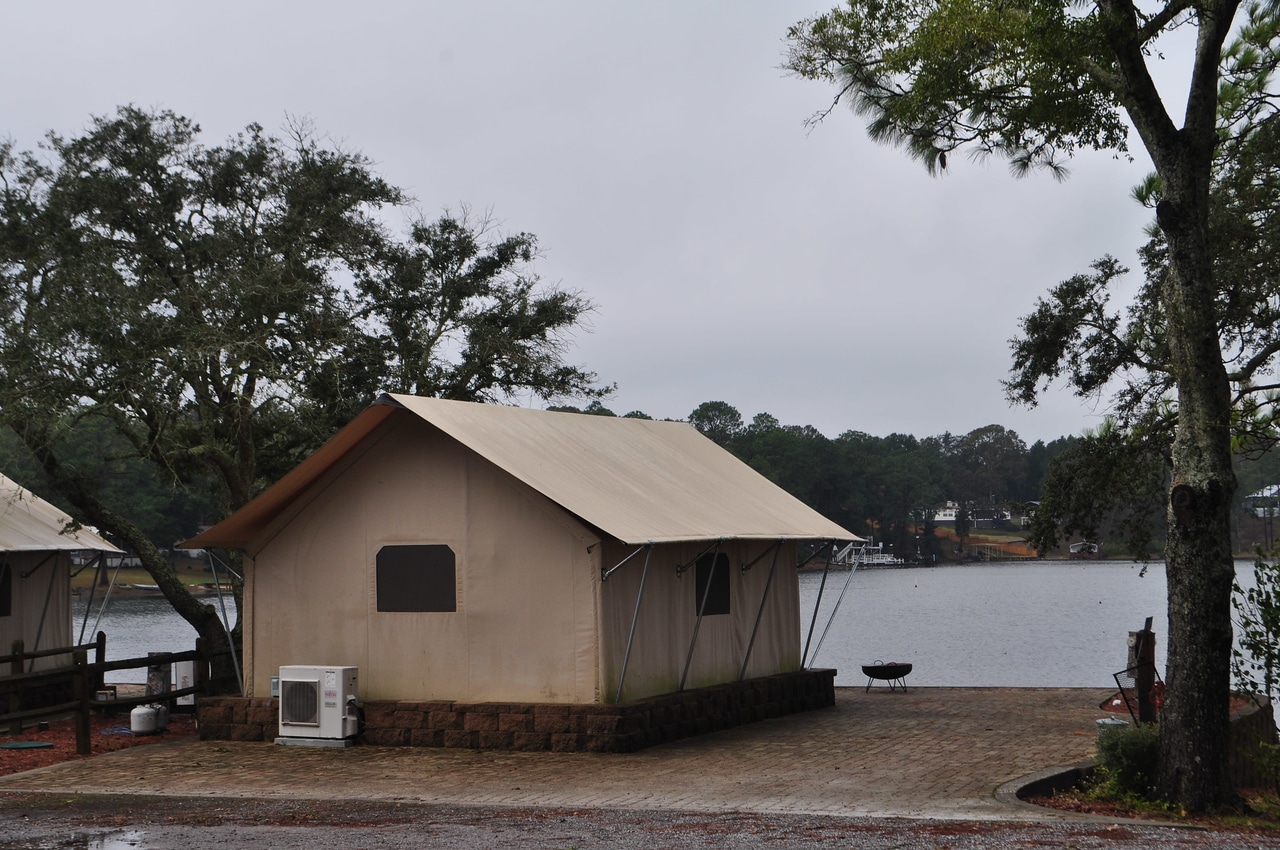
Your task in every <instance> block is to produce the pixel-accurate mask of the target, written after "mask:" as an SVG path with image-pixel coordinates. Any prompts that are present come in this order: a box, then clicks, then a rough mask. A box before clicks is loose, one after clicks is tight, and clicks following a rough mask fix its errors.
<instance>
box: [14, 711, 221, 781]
mask: <svg viewBox="0 0 1280 850" xmlns="http://www.w3.org/2000/svg"><path fill="white" fill-rule="evenodd" d="M89 724H90V725H89V728H90V732H89V742H90V745H91V747H92V750H93V753H92V755H95V756H96V755H100V754H101V753H109V752H113V751H115V750H123V749H125V748H127V747H140V746H145V745H147V744H158V743H160V742H161V741H172V740H173V739H174V738H182V737H186V736H189V735H194V734H196V717H195V715H194V714H171V715H170V716H169V728H167V729H166V730H165V731H163V732H160V733H157V734H155V735H133V734H130V732H129V713H128V712H127V711H122V712H121V713H119V714H115V715H106V714H94V715H93V716H92V717H91V718H90V721H89ZM12 741H47V742H49V743H51V744H53V747H52V748H51V749H49V748H42V749H22V750H10V749H3V748H0V776H4V775H7V774H10V773H21V772H22V771H24V770H32V769H34V768H37V767H46V766H48V765H51V764H58V763H59V762H64V761H70V760H72V759H83V758H90V756H82V755H77V754H76V726H75V720H74V719H73V718H70V717H68V718H66V719H63V720H51V721H49V728H48V729H46V730H45V731H40V730H39V729H38V728H36V727H34V726H33V727H31V728H29V729H23V730H22V734H21V735H10V734H8V730H4V731H3V732H0V744H7V743H10V742H12Z"/></svg>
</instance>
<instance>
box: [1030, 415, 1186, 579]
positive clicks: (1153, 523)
mask: <svg viewBox="0 0 1280 850" xmlns="http://www.w3.org/2000/svg"><path fill="white" fill-rule="evenodd" d="M1167 488H1168V468H1167V465H1166V463H1165V460H1164V458H1163V457H1162V456H1161V455H1159V454H1157V453H1154V452H1152V451H1151V450H1150V448H1148V447H1145V446H1143V445H1142V444H1141V443H1140V442H1136V441H1135V440H1134V439H1133V437H1132V435H1131V434H1130V433H1129V432H1126V431H1124V430H1123V429H1121V428H1119V427H1117V426H1116V425H1115V424H1114V422H1108V423H1106V424H1104V425H1103V426H1102V427H1101V428H1099V429H1098V430H1097V431H1095V432H1092V433H1087V434H1085V435H1083V436H1082V437H1080V438H1078V439H1076V440H1074V441H1072V443H1071V447H1070V448H1069V449H1068V450H1067V451H1065V452H1063V453H1062V454H1060V455H1058V456H1057V457H1055V458H1054V459H1053V460H1051V461H1050V462H1049V472H1048V477H1047V478H1046V480H1045V486H1044V498H1043V499H1042V500H1041V502H1040V508H1039V510H1037V511H1036V512H1035V515H1034V516H1033V517H1032V520H1031V528H1030V532H1029V534H1028V539H1029V540H1030V542H1031V545H1033V546H1034V547H1035V548H1036V549H1037V550H1039V551H1040V552H1041V553H1044V552H1048V551H1049V550H1051V549H1053V548H1055V547H1057V546H1058V544H1059V543H1060V542H1061V539H1062V537H1061V535H1064V534H1065V535H1066V536H1067V537H1071V536H1073V535H1076V534H1078V535H1080V536H1081V537H1083V538H1085V539H1087V540H1094V541H1097V540H1102V539H1110V538H1111V537H1113V536H1114V537H1115V538H1117V540H1118V542H1119V543H1120V544H1121V545H1122V546H1124V547H1125V548H1126V549H1127V550H1128V551H1129V552H1130V553H1131V554H1132V555H1133V556H1134V557H1136V558H1139V559H1146V558H1147V557H1149V556H1150V553H1151V551H1152V548H1153V543H1154V534H1153V529H1154V528H1156V527H1157V526H1158V524H1159V520H1160V519H1162V518H1163V510H1162V507H1163V505H1162V502H1163V499H1162V496H1163V494H1164V493H1165V492H1166V490H1167Z"/></svg>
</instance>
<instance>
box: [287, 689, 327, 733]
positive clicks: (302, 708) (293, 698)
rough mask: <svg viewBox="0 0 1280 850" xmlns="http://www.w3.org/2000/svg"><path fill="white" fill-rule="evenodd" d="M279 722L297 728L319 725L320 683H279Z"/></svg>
mask: <svg viewBox="0 0 1280 850" xmlns="http://www.w3.org/2000/svg"><path fill="white" fill-rule="evenodd" d="M280 722H281V723H292V724H295V725H298V726H319V725H320V683H319V682H289V681H283V682H281V683H280Z"/></svg>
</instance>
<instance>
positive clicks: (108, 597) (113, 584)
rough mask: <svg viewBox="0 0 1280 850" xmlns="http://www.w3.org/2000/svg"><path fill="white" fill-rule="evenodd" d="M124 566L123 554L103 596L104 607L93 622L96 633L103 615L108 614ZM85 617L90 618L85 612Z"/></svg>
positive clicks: (100, 608)
mask: <svg viewBox="0 0 1280 850" xmlns="http://www.w3.org/2000/svg"><path fill="white" fill-rule="evenodd" d="M123 566H124V554H123V553H121V555H120V560H119V561H117V562H116V568H115V570H114V571H113V572H112V573H111V583H110V584H108V585H107V592H106V593H105V594H103V597H102V606H101V607H99V608H98V617H97V619H95V620H94V621H93V630H94V631H95V632H96V631H97V630H98V626H99V625H100V624H101V623H102V615H103V614H105V613H107V604H108V603H109V602H111V592H112V591H113V590H115V589H116V579H118V578H119V577H120V568H121V567H123ZM85 616H86V617H88V616H89V612H88V611H85Z"/></svg>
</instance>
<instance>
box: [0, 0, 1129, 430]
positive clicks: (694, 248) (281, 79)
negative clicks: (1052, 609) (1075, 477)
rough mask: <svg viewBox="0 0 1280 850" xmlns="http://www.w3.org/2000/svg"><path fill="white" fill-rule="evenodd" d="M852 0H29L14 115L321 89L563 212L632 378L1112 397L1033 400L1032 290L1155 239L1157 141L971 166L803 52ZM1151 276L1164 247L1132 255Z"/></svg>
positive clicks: (886, 425) (450, 168) (999, 402)
mask: <svg viewBox="0 0 1280 850" xmlns="http://www.w3.org/2000/svg"><path fill="white" fill-rule="evenodd" d="M831 5H834V1H833V0H825V2H824V0H680V2H675V0H649V2H645V3H625V4H624V3H615V2H605V0H539V2H536V3H534V2H527V0H468V2H462V3H460V2H437V0H421V2H410V1H409V0H402V1H401V2H389V0H387V2H378V0H366V2H362V3H359V4H356V3H338V2H320V0H311V2H306V3H303V2H297V3H244V2H225V0H224V2H219V3H204V4H199V5H196V4H178V3H171V2H150V3H148V2H114V3H40V4H35V3H23V4H13V5H8V6H6V9H5V19H6V28H7V30H8V35H7V38H6V39H5V49H4V50H3V51H0V136H8V137H10V138H12V139H13V140H14V141H15V142H17V144H18V146H19V147H22V148H30V147H33V146H35V144H36V143H37V142H38V141H39V138H40V137H41V136H42V135H43V133H44V132H45V131H47V130H50V129H55V130H58V131H59V132H62V133H68V134H69V133H74V132H76V131H78V130H80V129H82V128H83V127H84V126H85V125H86V124H87V121H88V118H89V116H90V115H95V114H106V113H110V112H112V111H114V109H115V107H116V106H117V105H119V104H125V103H133V104H136V105H139V106H143V107H163V108H169V109H172V110H174V111H176V112H178V113H180V114H183V115H186V116H188V117H190V118H192V119H194V120H196V121H197V122H199V123H200V124H201V126H202V127H203V128H204V131H205V133H204V139H205V141H206V143H209V144H213V143H217V142H219V141H221V140H222V139H224V138H225V137H226V136H227V135H229V134H231V133H233V132H235V131H236V130H237V129H239V128H241V127H243V126H244V125H245V124H247V123H250V122H253V121H256V122H259V123H261V124H263V125H265V126H266V127H267V128H268V129H271V130H274V131H279V130H280V129H281V128H282V127H283V126H284V124H285V121H286V118H287V116H290V115H291V116H298V117H305V118H307V119H309V120H310V121H311V122H313V124H314V126H315V127H316V129H317V130H318V131H320V132H321V133H322V134H324V135H326V136H328V137H331V138H332V139H333V140H336V141H338V142H340V143H341V144H343V145H344V146H346V147H347V148H351V149H358V150H361V151H363V152H364V153H366V154H367V155H369V156H370V157H371V158H373V159H374V160H375V161H376V162H377V163H378V165H379V169H380V170H381V172H382V173H383V174H384V176H386V177H387V178H388V179H389V180H391V181H392V182H393V183H396V184H397V185H400V186H402V187H404V188H406V189H407V190H408V191H409V192H410V193H412V194H413V196H414V197H415V198H416V199H417V201H418V204H419V206H420V208H421V210H422V211H423V212H424V213H426V214H428V215H434V214H436V213H438V212H439V211H440V210H441V209H442V208H444V207H446V206H448V207H451V208H454V209H457V208H458V206H459V205H460V204H462V203H465V204H468V205H470V206H471V207H472V208H473V209H477V210H484V209H486V208H489V209H492V211H493V214H494V216H495V217H496V218H497V219H499V220H500V221H501V222H502V224H503V225H504V226H505V227H506V228H507V229H509V230H513V231H518V230H523V231H529V232H532V233H534V234H536V235H537V236H538V237H539V239H540V241H541V244H542V247H543V249H544V252H545V258H544V259H543V260H542V261H541V262H540V263H539V266H538V269H539V271H540V273H541V275H542V276H543V277H544V279H546V280H548V281H552V282H557V283H559V284H560V285H562V286H564V287H566V288H570V289H577V290H581V291H582V292H583V293H585V294H586V295H587V296H588V297H589V298H590V299H591V300H592V301H594V302H595V304H596V305H597V312H596V313H595V315H594V316H593V318H592V321H591V325H592V328H591V331H590V332H589V333H579V334H578V335H577V336H576V337H575V339H574V346H573V348H572V350H571V351H570V359H571V360H572V361H574V362H575V363H577V364H579V365H582V366H585V367H586V368H589V369H591V370H594V371H595V372H597V373H598V374H599V376H600V378H601V379H602V380H604V381H606V382H616V383H617V384H618V392H617V395H616V397H615V398H614V399H612V400H611V401H609V402H608V406H609V407H610V408H612V409H614V410H616V411H617V412H618V413H625V412H627V411H630V410H635V409H639V410H643V411H645V412H647V413H649V414H650V415H652V416H655V417H670V418H683V417H685V416H687V415H688V414H689V412H690V411H691V410H693V408H694V407H696V406H697V405H698V404H699V403H700V402H703V401H708V400H723V401H727V402H729V403H730V404H732V405H734V406H735V407H737V408H738V409H739V410H740V411H742V413H743V416H744V418H746V419H748V420H749V419H750V418H751V417H752V416H753V415H754V414H756V413H759V412H769V413H772V414H773V415H774V416H776V417H778V419H780V420H781V421H782V422H783V423H785V424H811V425H814V426H815V427H817V428H818V429H819V430H821V431H822V432H823V433H826V434H828V435H829V436H835V435H837V434H839V433H840V432H842V431H846V430H858V431H865V432H867V433H870V434H875V435H886V434H889V433H892V432H899V433H911V434H915V435H917V436H928V435H932V434H940V433H942V432H943V431H950V432H952V433H965V432H967V431H969V430H972V429H973V428H977V427H980V426H983V425H986V424H990V423H999V424H1002V425H1005V426H1006V427H1009V428H1012V429H1013V430H1015V431H1017V432H1018V433H1019V434H1020V435H1021V436H1022V437H1023V438H1024V439H1025V440H1026V441H1027V442H1028V443H1031V442H1033V441H1034V440H1036V439H1045V440H1049V439H1052V438H1054V437H1057V436H1061V435H1065V434H1072V433H1078V432H1079V431H1080V430H1081V429H1083V428H1086V427H1091V426H1094V425H1096V424H1097V423H1098V422H1099V421H1100V417H1101V415H1102V414H1103V413H1104V412H1105V409H1104V408H1102V407H1100V406H1098V405H1095V404H1092V403H1089V402H1084V401H1081V400H1079V399H1076V398H1074V397H1073V396H1071V395H1070V394H1069V393H1068V392H1066V391H1061V390H1059V391H1056V392H1053V393H1051V394H1050V395H1049V396H1048V397H1046V398H1045V400H1044V402H1043V404H1042V405H1041V407H1040V408H1038V409H1036V410H1033V411H1027V410H1025V409H1020V408H1018V409H1011V408H1009V407H1008V406H1007V405H1006V403H1005V401H1004V398H1003V394H1002V392H1001V389H1000V385H999V381H1000V379H1001V378H1003V377H1005V376H1006V375H1007V372H1008V368H1009V362H1010V361H1009V347H1008V340H1009V339H1010V338H1011V337H1012V336H1013V335H1014V334H1015V333H1016V331H1017V319H1018V317H1019V316H1021V315H1024V314H1025V313H1027V312H1028V311H1029V310H1030V309H1031V308H1032V306H1033V305H1034V303H1035V299H1036V297H1037V296H1038V295H1040V294H1042V293H1043V292H1045V291H1046V290H1047V288H1048V287H1049V286H1051V285H1053V284H1054V283H1057V282H1058V281H1060V280H1062V279H1063V278H1065V277H1068V276H1070V275H1071V274H1074V273H1076V272H1078V271H1083V270H1086V269H1087V267H1088V264H1089V263H1090V262H1091V261H1092V260H1093V259H1095V258H1096V257H1099V256H1101V255H1103V254H1104V253H1111V254H1114V255H1116V256H1118V257H1119V258H1120V259H1121V260H1122V261H1124V262H1125V263H1126V264H1127V265H1130V266H1131V267H1134V266H1136V265H1137V263H1136V258H1135V257H1134V249H1135V248H1136V247H1137V246H1138V245H1139V244H1140V243H1141V242H1142V227H1143V226H1144V225H1145V224H1146V222H1147V221H1148V220H1149V218H1150V216H1149V214H1148V212H1147V211H1146V210H1143V209H1141V208H1140V207H1138V206H1137V205H1136V204H1135V203H1133V202H1132V201H1131V200H1129V197H1128V192H1129V189H1130V187H1131V186H1133V185H1134V184H1135V183H1137V182H1138V180H1139V179H1140V178H1141V177H1142V175H1143V174H1144V173H1145V172H1146V171H1147V170H1148V169H1149V164H1148V161H1147V159H1146V157H1145V155H1144V154H1143V153H1142V152H1141V150H1139V151H1137V152H1136V154H1135V161H1134V162H1128V161H1125V160H1123V159H1117V158H1114V157H1112V156H1110V155H1104V154H1092V153H1091V154H1086V155H1084V156H1082V157H1080V158H1078V159H1077V160H1075V161H1074V162H1073V163H1072V165H1071V170H1072V176H1071V178H1070V179H1069V180H1067V181H1065V182H1062V183H1058V182H1055V181H1054V180H1053V179H1052V178H1050V177H1048V176H1047V175H1040V176H1033V177H1030V178H1027V179H1021V180H1018V179H1014V178H1012V177H1010V176H1009V173H1008V169H1007V167H1006V164H1005V163H1004V162H1003V161H999V160H991V161H987V162H979V163H974V162H971V161H969V160H967V159H965V158H961V157H955V158H953V160H952V163H951V166H952V170H951V173H950V174H949V175H948V176H946V177H943V178H941V179H937V178H931V177H929V176H927V175H926V174H925V172H924V169H923V168H922V167H921V166H920V165H919V164H917V163H915V162H913V161H910V160H908V159H907V157H906V156H905V155H904V154H903V153H902V152H901V151H899V150H896V149H893V148H887V147H883V146H878V145H875V144H873V143H872V142H870V141H869V140H868V139H867V138H866V134H865V132H864V130H863V126H862V122H861V119H858V118H856V117H855V116H853V115H852V114H851V113H850V112H849V111H848V110H846V109H844V108H841V109H840V110H838V111H837V112H835V113H834V114H832V115H831V117H829V118H828V119H827V120H826V122H825V123H824V124H822V125H821V126H819V127H818V128H816V129H815V130H813V131H812V132H807V131H806V129H805V127H804V120H805V118H806V117H808V116H809V115H811V114H813V113H814V112H815V111H817V110H820V109H823V108H824V107H825V106H826V105H827V104H828V103H829V102H830V98H831V96H832V94H833V91H831V90H830V89H828V88H826V87H824V86H823V85H821V84H817V83H810V82H806V81H803V80H799V79H795V78H791V77H787V76H785V75H784V73H783V72H782V71H781V70H779V66H780V64H781V63H782V60H783V52H784V45H783V40H782V39H783V36H784V34H785V31H786V28H787V26H788V25H789V24H791V23H793V22H795V21H798V20H800V19H802V18H804V17H807V16H809V15H812V14H814V13H816V12H819V11H823V10H825V9H826V8H829V7H830V6H831ZM1132 278H1133V279H1132V281H1131V284H1132V285H1136V283H1137V276H1136V275H1133V276H1132Z"/></svg>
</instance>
